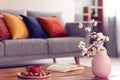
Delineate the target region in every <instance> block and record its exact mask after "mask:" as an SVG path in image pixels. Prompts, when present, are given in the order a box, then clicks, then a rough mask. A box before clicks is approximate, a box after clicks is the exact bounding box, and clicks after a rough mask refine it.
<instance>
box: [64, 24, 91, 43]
mask: <svg viewBox="0 0 120 80" xmlns="http://www.w3.org/2000/svg"><path fill="white" fill-rule="evenodd" d="M66 30H67V32H68V34H69V36H73V37H83V38H85V39H86V41H87V42H89V34H88V33H87V32H85V30H84V28H82V29H80V28H79V23H78V22H73V23H66Z"/></svg>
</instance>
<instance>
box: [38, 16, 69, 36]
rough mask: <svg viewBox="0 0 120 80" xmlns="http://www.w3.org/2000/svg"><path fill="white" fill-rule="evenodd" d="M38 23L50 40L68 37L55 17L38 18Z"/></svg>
mask: <svg viewBox="0 0 120 80" xmlns="http://www.w3.org/2000/svg"><path fill="white" fill-rule="evenodd" d="M38 21H39V22H40V24H41V25H42V27H43V28H44V30H45V31H46V33H47V35H48V36H49V37H51V38H54V37H64V36H68V34H67V31H66V30H65V29H64V28H63V26H62V25H61V24H60V22H59V20H58V19H57V18H56V17H46V18H43V17H38Z"/></svg>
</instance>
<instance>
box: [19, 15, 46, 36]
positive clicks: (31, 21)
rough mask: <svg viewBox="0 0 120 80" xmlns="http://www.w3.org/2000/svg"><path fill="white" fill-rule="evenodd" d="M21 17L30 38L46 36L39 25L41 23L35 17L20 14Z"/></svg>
mask: <svg viewBox="0 0 120 80" xmlns="http://www.w3.org/2000/svg"><path fill="white" fill-rule="evenodd" d="M21 16H22V17H23V21H24V22H25V24H26V26H27V28H28V31H29V34H30V38H47V34H46V33H45V31H44V30H43V28H42V27H41V25H40V24H39V23H38V21H37V19H36V18H33V17H28V16H24V15H21Z"/></svg>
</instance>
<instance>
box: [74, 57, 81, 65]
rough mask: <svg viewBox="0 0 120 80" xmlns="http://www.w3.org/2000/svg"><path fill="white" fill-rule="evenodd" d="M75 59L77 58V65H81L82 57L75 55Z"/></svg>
mask: <svg viewBox="0 0 120 80" xmlns="http://www.w3.org/2000/svg"><path fill="white" fill-rule="evenodd" d="M74 60H75V63H76V64H77V65H80V57H79V56H75V57H74Z"/></svg>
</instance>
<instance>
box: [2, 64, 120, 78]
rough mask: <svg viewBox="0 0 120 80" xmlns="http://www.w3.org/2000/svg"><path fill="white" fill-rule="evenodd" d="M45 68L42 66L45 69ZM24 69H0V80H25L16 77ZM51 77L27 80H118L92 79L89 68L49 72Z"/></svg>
mask: <svg viewBox="0 0 120 80" xmlns="http://www.w3.org/2000/svg"><path fill="white" fill-rule="evenodd" d="M46 67H47V66H42V69H45V68H46ZM25 70H26V68H25V67H20V68H9V69H0V80H26V79H20V78H18V77H17V74H18V73H19V72H24V71H25ZM51 74H52V75H51V77H50V78H46V79H27V80H120V76H113V77H109V78H107V79H100V78H96V77H94V75H93V74H92V72H91V68H90V67H85V69H83V70H76V71H71V72H66V73H60V72H53V71H52V72H51Z"/></svg>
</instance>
